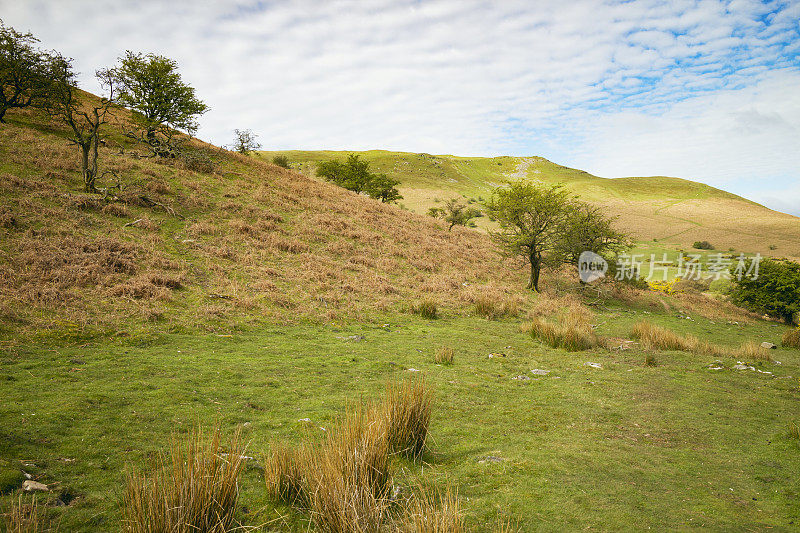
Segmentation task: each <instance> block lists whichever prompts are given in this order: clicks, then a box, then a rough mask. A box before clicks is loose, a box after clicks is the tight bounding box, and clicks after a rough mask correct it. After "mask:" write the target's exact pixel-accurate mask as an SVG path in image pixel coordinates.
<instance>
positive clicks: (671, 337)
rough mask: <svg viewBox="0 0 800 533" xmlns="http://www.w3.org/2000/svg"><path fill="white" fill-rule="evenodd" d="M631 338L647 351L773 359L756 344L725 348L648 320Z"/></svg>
mask: <svg viewBox="0 0 800 533" xmlns="http://www.w3.org/2000/svg"><path fill="white" fill-rule="evenodd" d="M631 336H632V337H633V338H634V339H637V340H638V341H639V342H640V343H641V344H642V347H643V348H645V349H647V350H675V351H683V352H690V353H696V354H702V355H711V356H716V357H719V356H730V357H739V358H744V359H760V360H765V361H769V360H770V359H771V357H770V354H769V351H768V350H766V349H764V348H762V347H761V345H760V344H758V343H756V342H752V341H750V342H746V343H744V344H743V345H742V346H740V347H739V348H724V347H721V346H717V345H715V344H712V343H710V342H708V341H701V340H700V339H698V338H697V337H695V336H694V335H684V336H681V335H678V334H677V333H675V332H673V331H671V330H669V329H667V328H663V327H661V326H656V325H655V324H652V323H650V322H647V321H646V320H642V321H640V322H637V323H636V324H634V326H633V330H632V332H631Z"/></svg>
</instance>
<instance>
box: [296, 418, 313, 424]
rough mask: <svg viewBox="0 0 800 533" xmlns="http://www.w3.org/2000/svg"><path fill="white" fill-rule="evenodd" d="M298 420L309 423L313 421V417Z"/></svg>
mask: <svg viewBox="0 0 800 533" xmlns="http://www.w3.org/2000/svg"><path fill="white" fill-rule="evenodd" d="M298 422H305V423H307V424H310V423H311V419H310V418H301V419H299V420H298Z"/></svg>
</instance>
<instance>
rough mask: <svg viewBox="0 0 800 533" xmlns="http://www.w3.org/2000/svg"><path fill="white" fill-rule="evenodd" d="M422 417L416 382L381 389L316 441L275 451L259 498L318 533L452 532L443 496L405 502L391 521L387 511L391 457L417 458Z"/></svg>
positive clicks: (426, 400)
mask: <svg viewBox="0 0 800 533" xmlns="http://www.w3.org/2000/svg"><path fill="white" fill-rule="evenodd" d="M430 410H431V393H430V391H428V390H427V389H426V388H425V385H424V382H423V381H422V380H421V379H419V380H408V381H406V382H404V383H402V384H397V383H395V384H390V385H388V386H387V391H386V395H385V397H384V399H383V401H382V402H381V403H380V404H378V405H363V404H361V405H358V406H356V407H353V408H349V409H348V410H347V412H346V413H345V415H344V416H343V417H342V418H341V419H340V420H339V422H338V423H337V424H336V425H335V426H334V428H333V429H332V430H331V431H329V432H327V433H326V435H325V437H324V438H323V440H322V441H321V442H309V441H306V442H305V443H304V444H303V445H301V446H300V447H297V448H290V447H288V446H286V445H279V446H277V447H275V448H274V449H273V450H272V453H271V454H270V456H269V458H268V459H267V461H266V466H265V469H264V471H265V481H266V485H267V492H268V493H269V495H270V496H271V497H273V498H275V499H279V500H282V501H285V502H287V503H289V504H290V505H293V506H295V507H297V508H299V509H302V510H305V511H307V512H308V513H309V515H310V518H311V521H312V522H313V523H314V525H315V526H316V527H317V528H319V529H320V530H322V531H329V532H333V533H349V532H354V533H356V532H357V533H361V532H364V533H366V532H370V533H372V532H378V531H385V530H387V529H386V528H388V527H394V528H395V530H399V531H409V532H412V531H420V532H422V531H425V532H427V531H431V532H436V531H460V529H452V528H451V529H448V527H450V526H451V525H452V524H455V523H459V524H460V514H459V512H458V505H457V499H456V497H455V496H454V495H453V494H452V493H451V492H450V491H449V490H448V492H447V493H446V494H445V495H444V496H442V497H438V498H434V497H432V496H431V495H430V494H428V493H426V492H421V493H420V494H419V495H414V496H412V497H411V499H409V500H407V501H406V502H405V503H406V505H405V507H404V508H403V509H401V510H402V511H403V512H402V513H400V515H399V518H398V517H397V516H395V514H396V513H393V511H392V506H393V505H394V504H395V503H396V502H395V501H394V500H393V498H392V494H391V492H392V487H393V477H392V473H391V470H390V466H391V465H390V463H391V461H390V458H391V455H392V454H393V453H402V454H406V455H408V456H409V457H412V458H416V457H419V456H420V455H421V453H422V451H423V450H424V448H425V441H426V437H427V432H428V424H429V422H430ZM435 504H438V505H435Z"/></svg>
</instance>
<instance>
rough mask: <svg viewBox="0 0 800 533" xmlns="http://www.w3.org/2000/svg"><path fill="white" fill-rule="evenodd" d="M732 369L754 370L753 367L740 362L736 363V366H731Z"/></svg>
mask: <svg viewBox="0 0 800 533" xmlns="http://www.w3.org/2000/svg"><path fill="white" fill-rule="evenodd" d="M733 369H734V370H755V367H752V366H749V365H746V364H744V363H742V362H741V361H736V364H735V365H733Z"/></svg>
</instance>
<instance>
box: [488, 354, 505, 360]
mask: <svg viewBox="0 0 800 533" xmlns="http://www.w3.org/2000/svg"><path fill="white" fill-rule="evenodd" d="M505 356H506V354H504V353H490V354H489V359H494V358H495V357H505Z"/></svg>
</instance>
